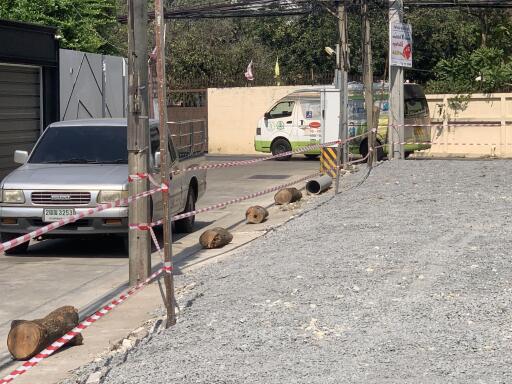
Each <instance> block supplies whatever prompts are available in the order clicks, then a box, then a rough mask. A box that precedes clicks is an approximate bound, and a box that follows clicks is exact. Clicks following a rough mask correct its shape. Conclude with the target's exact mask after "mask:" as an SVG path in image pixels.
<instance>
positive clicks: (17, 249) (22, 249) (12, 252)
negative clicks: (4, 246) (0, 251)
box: [0, 232, 29, 255]
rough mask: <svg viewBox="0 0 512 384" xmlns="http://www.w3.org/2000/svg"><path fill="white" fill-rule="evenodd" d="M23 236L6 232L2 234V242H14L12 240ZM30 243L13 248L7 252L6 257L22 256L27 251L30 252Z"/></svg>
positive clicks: (0, 234)
mask: <svg viewBox="0 0 512 384" xmlns="http://www.w3.org/2000/svg"><path fill="white" fill-rule="evenodd" d="M19 236H21V233H20V234H18V233H5V232H2V233H0V240H1V241H2V243H5V242H6V241H9V240H12V239H15V238H17V237H19ZM28 243H29V242H28V241H26V242H24V243H22V244H20V245H17V246H16V247H13V248H11V249H8V250H6V251H4V252H5V254H6V255H22V254H24V253H27V250H28Z"/></svg>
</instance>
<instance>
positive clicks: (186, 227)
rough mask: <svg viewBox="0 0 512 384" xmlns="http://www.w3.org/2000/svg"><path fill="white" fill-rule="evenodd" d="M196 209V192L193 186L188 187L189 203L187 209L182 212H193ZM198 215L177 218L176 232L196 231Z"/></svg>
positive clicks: (186, 205)
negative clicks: (195, 225)
mask: <svg viewBox="0 0 512 384" xmlns="http://www.w3.org/2000/svg"><path fill="white" fill-rule="evenodd" d="M195 209H196V193H195V191H194V189H193V188H189V189H188V195H187V203H186V204H185V209H184V210H183V212H181V213H187V212H192V211H194V210H195ZM195 222H196V216H195V215H194V216H189V217H185V218H184V219H181V220H177V221H176V223H175V228H176V232H179V233H192V232H194V223H195Z"/></svg>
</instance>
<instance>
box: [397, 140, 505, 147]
mask: <svg viewBox="0 0 512 384" xmlns="http://www.w3.org/2000/svg"><path fill="white" fill-rule="evenodd" d="M392 144H396V145H405V144H412V145H423V144H428V145H462V146H466V145H467V146H501V145H512V143H503V144H499V143H442V142H438V141H401V142H396V143H392Z"/></svg>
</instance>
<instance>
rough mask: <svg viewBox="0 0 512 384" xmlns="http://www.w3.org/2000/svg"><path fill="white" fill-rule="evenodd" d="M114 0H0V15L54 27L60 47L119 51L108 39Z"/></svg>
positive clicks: (113, 23)
mask: <svg viewBox="0 0 512 384" xmlns="http://www.w3.org/2000/svg"><path fill="white" fill-rule="evenodd" d="M114 15H115V0H2V1H0V18H3V19H10V20H16V21H25V22H31V23H36V24H43V25H49V26H54V27H57V28H58V30H59V32H58V33H59V34H60V35H61V36H62V40H61V47H62V48H69V49H76V50H80V51H87V52H99V53H118V51H119V50H118V49H117V48H116V47H115V46H113V45H112V43H109V35H111V34H115V33H114V32H115V30H116V29H117V23H116V21H115V17H114Z"/></svg>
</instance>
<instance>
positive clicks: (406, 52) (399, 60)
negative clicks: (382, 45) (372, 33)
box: [389, 23, 412, 68]
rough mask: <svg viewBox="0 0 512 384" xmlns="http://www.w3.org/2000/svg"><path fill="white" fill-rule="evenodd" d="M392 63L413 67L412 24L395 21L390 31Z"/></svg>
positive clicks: (398, 65)
mask: <svg viewBox="0 0 512 384" xmlns="http://www.w3.org/2000/svg"><path fill="white" fill-rule="evenodd" d="M389 45H390V46H389V53H390V61H391V65H394V66H397V67H408V68H412V29H411V25H410V24H403V23H393V24H391V27H390V31H389Z"/></svg>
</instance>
